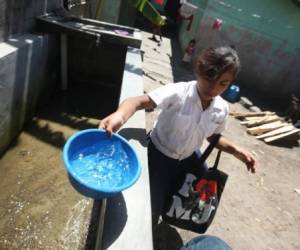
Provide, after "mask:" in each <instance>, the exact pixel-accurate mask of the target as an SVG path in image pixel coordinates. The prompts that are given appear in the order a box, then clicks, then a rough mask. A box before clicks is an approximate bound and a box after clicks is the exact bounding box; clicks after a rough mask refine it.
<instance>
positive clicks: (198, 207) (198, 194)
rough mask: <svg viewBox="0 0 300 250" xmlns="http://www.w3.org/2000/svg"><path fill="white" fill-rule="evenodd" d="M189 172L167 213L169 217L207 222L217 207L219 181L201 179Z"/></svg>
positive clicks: (201, 222) (200, 222) (198, 222)
mask: <svg viewBox="0 0 300 250" xmlns="http://www.w3.org/2000/svg"><path fill="white" fill-rule="evenodd" d="M196 179H197V178H196V177H195V176H194V175H193V174H187V175H186V177H185V180H184V183H183V185H182V187H181V188H180V190H179V191H178V192H177V194H176V195H173V202H172V206H171V207H170V209H169V211H168V212H167V213H166V215H167V216H169V217H175V218H180V219H182V220H192V221H193V222H195V223H197V224H203V223H206V222H207V221H208V219H209V217H210V215H211V213H212V212H213V211H214V210H215V209H216V206H215V205H216V202H217V199H216V198H217V182H216V181H215V180H207V179H204V178H203V179H199V180H196Z"/></svg>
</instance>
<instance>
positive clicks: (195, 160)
mask: <svg viewBox="0 0 300 250" xmlns="http://www.w3.org/2000/svg"><path fill="white" fill-rule="evenodd" d="M201 156H202V154H201V151H200V150H199V149H198V150H196V151H195V152H194V153H193V154H192V155H191V156H189V157H187V158H185V159H183V160H182V161H180V168H182V167H183V168H184V167H189V166H191V165H192V166H195V167H199V168H200V169H201V170H203V172H205V171H206V170H207V169H208V166H207V164H206V162H204V163H203V164H202V163H201V160H200V159H201Z"/></svg>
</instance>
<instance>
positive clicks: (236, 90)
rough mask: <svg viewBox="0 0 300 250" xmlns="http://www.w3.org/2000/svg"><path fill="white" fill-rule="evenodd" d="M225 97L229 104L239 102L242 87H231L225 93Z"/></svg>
mask: <svg viewBox="0 0 300 250" xmlns="http://www.w3.org/2000/svg"><path fill="white" fill-rule="evenodd" d="M223 97H224V98H225V99H226V100H227V101H229V102H232V103H233V102H237V101H238V100H239V98H240V87H239V86H237V85H234V84H233V85H231V86H230V87H229V88H228V89H227V90H226V91H225V93H224V95H223Z"/></svg>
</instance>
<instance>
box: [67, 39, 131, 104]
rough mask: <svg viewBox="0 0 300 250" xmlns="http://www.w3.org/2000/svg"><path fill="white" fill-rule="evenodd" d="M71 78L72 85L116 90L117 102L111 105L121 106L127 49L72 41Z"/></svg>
mask: <svg viewBox="0 0 300 250" xmlns="http://www.w3.org/2000/svg"><path fill="white" fill-rule="evenodd" d="M68 41H72V42H68V78H69V82H71V83H72V84H77V83H79V84H82V83H83V84H86V85H87V86H88V85H89V84H96V85H102V86H104V87H109V88H114V89H115V91H116V92H117V93H118V94H117V96H118V98H117V99H112V100H111V102H113V103H114V104H115V106H116V107H117V106H118V103H119V95H120V89H121V84H122V78H123V71H124V66H125V58H126V52H127V46H122V45H115V44H109V43H105V42H100V44H99V45H98V46H97V45H96V41H93V40H85V39H82V38H78V37H69V39H68Z"/></svg>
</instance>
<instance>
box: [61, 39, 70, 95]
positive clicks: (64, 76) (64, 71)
mask: <svg viewBox="0 0 300 250" xmlns="http://www.w3.org/2000/svg"><path fill="white" fill-rule="evenodd" d="M67 42H68V37H67V35H66V34H61V35H60V49H61V55H60V64H61V65H60V67H61V89H62V90H66V89H67V88H68V59H67V58H68V54H67V49H68V47H67Z"/></svg>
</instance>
